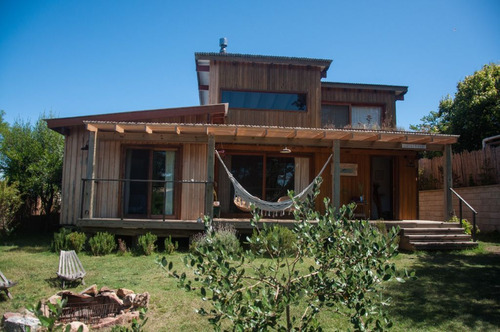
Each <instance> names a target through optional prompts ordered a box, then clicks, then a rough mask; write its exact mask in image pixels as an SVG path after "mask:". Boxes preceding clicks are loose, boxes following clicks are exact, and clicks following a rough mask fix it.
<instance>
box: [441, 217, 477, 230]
mask: <svg viewBox="0 0 500 332" xmlns="http://www.w3.org/2000/svg"><path fill="white" fill-rule="evenodd" d="M447 222H460V218H458V217H457V216H453V217H451V218H450V219H448V220H447ZM462 228H463V229H464V233H465V234H469V235H472V228H473V226H472V224H471V223H470V222H469V221H468V220H467V219H462ZM479 232H480V230H479V226H478V225H477V224H476V234H479Z"/></svg>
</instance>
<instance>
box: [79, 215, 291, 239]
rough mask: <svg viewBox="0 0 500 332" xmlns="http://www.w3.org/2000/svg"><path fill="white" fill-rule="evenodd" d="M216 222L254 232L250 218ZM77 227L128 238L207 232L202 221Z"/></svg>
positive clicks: (115, 221) (101, 221)
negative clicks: (152, 234) (146, 234)
mask: <svg viewBox="0 0 500 332" xmlns="http://www.w3.org/2000/svg"><path fill="white" fill-rule="evenodd" d="M214 222H216V223H222V224H227V225H232V226H234V228H235V229H236V230H237V231H238V232H239V233H241V234H251V233H252V230H253V227H252V225H251V224H250V218H215V219H214ZM260 223H261V224H262V223H268V224H275V223H276V224H280V225H283V226H286V227H292V226H293V224H294V223H295V220H293V219H269V218H268V219H265V218H263V219H261V222H260ZM76 225H77V226H78V227H80V228H81V229H82V230H84V231H88V232H99V231H109V232H112V233H115V234H117V235H127V236H135V235H141V234H144V233H146V232H148V231H151V232H153V233H155V234H156V235H158V236H169V235H170V236H172V237H189V236H191V235H193V234H196V233H199V232H203V231H204V230H205V225H204V223H203V222H202V221H201V220H200V221H199V220H165V221H163V220H161V219H119V218H92V219H86V218H83V219H78V221H77V224H76Z"/></svg>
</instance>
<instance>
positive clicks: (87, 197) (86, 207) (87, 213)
mask: <svg viewBox="0 0 500 332" xmlns="http://www.w3.org/2000/svg"><path fill="white" fill-rule="evenodd" d="M87 130H88V131H89V149H88V155H87V173H86V176H85V178H86V179H87V180H86V181H85V188H84V190H85V192H84V196H83V216H82V217H83V218H92V217H93V215H94V191H95V183H94V181H90V180H89V179H94V178H95V174H96V172H95V157H96V146H97V144H96V141H97V128H95V127H93V126H90V125H87Z"/></svg>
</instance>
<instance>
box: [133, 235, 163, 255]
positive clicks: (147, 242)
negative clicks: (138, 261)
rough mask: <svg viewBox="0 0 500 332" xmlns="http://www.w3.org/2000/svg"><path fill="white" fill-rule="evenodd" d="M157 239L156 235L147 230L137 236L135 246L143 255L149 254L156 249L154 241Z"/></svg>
mask: <svg viewBox="0 0 500 332" xmlns="http://www.w3.org/2000/svg"><path fill="white" fill-rule="evenodd" d="M157 239H158V236H156V235H155V234H153V233H151V232H147V233H146V234H144V235H141V236H139V239H138V240H137V246H138V249H139V252H140V253H142V254H143V255H146V256H149V255H151V254H152V253H153V252H154V251H155V250H156V245H155V242H156V240H157Z"/></svg>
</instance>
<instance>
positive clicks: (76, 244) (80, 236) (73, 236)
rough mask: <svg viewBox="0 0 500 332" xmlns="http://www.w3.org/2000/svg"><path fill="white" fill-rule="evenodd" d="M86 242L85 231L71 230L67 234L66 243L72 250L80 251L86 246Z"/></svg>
mask: <svg viewBox="0 0 500 332" xmlns="http://www.w3.org/2000/svg"><path fill="white" fill-rule="evenodd" d="M85 242H87V235H85V233H83V232H71V233H69V234H68V235H66V243H67V245H68V248H69V249H70V250H74V251H75V252H76V253H79V252H80V251H82V250H83V248H84V247H85Z"/></svg>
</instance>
